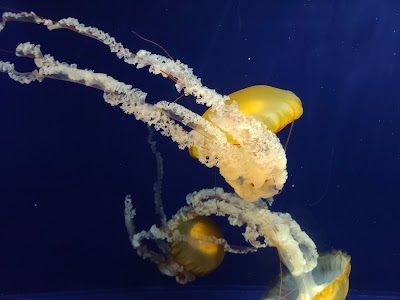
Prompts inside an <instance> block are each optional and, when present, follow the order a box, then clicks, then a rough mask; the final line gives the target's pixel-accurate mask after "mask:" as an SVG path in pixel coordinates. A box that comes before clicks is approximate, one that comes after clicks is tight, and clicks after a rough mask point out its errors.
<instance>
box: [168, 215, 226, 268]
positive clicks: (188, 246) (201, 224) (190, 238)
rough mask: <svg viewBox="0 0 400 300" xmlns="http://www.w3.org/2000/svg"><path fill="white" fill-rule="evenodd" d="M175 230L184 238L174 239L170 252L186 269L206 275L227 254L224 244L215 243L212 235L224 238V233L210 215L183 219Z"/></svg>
mask: <svg viewBox="0 0 400 300" xmlns="http://www.w3.org/2000/svg"><path fill="white" fill-rule="evenodd" d="M175 230H177V231H178V232H179V234H180V236H183V237H184V239H177V240H173V241H172V242H171V246H170V250H171V252H170V253H171V256H172V258H173V259H174V260H175V261H176V262H177V263H178V264H179V265H181V266H183V268H184V269H185V271H187V272H190V273H192V274H194V275H196V276H204V275H207V274H209V273H210V272H212V271H214V270H215V269H216V268H217V267H218V266H219V265H220V264H221V262H222V261H223V259H224V256H225V250H224V245H222V244H217V243H215V242H214V241H212V240H210V237H211V238H212V237H214V238H217V239H223V235H222V232H221V230H220V229H219V228H218V226H217V225H216V224H215V223H214V222H213V221H212V220H211V219H210V218H209V217H204V216H199V217H196V218H194V219H191V220H186V221H181V222H180V223H179V224H178V226H177V227H176V228H175Z"/></svg>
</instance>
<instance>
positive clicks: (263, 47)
mask: <svg viewBox="0 0 400 300" xmlns="http://www.w3.org/2000/svg"><path fill="white" fill-rule="evenodd" d="M0 4H1V5H2V6H5V7H10V8H13V9H18V10H22V11H31V10H32V11H35V12H36V13H37V14H39V15H42V16H45V17H47V18H51V19H54V20H57V19H60V18H63V17H68V16H72V17H76V18H78V19H79V20H80V21H81V22H82V23H85V24H87V25H91V26H96V27H98V28H100V29H102V30H104V31H106V32H108V33H109V34H111V35H112V36H114V37H115V38H116V39H117V40H118V41H120V42H122V43H123V44H124V45H125V46H126V47H128V48H130V49H131V50H132V51H133V52H135V51H137V50H139V49H147V50H150V51H152V52H156V53H160V54H163V53H162V52H161V50H160V49H158V48H157V47H155V46H154V45H151V44H149V43H146V42H144V41H142V40H141V39H139V38H137V37H136V36H135V35H133V34H132V33H131V32H130V31H131V30H135V31H137V32H138V33H140V34H141V35H143V36H145V37H147V38H149V39H151V40H154V41H156V42H158V43H159V44H161V45H163V46H164V47H165V48H167V49H168V51H169V53H170V54H171V55H172V56H173V57H174V58H175V59H179V60H181V61H183V62H185V63H187V64H188V65H189V66H190V67H192V68H194V72H195V74H196V75H198V76H199V77H201V78H202V82H203V83H204V84H205V85H206V86H208V87H211V88H215V89H216V90H217V91H218V92H219V93H221V94H229V93H231V92H233V91H236V90H239V89H241V88H244V87H247V86H250V85H255V84H268V85H272V86H276V87H280V88H284V89H289V90H291V91H293V92H295V93H296V94H297V95H298V96H299V97H300V98H301V99H302V101H303V106H304V115H303V116H302V118H301V119H300V120H299V121H298V122H296V123H295V127H294V132H293V135H292V137H291V141H290V144H289V148H288V151H287V157H288V171H289V179H288V181H287V183H286V185H285V188H284V190H283V192H282V193H281V194H280V195H279V196H277V197H276V199H275V204H274V205H273V207H272V209H273V210H274V211H283V212H289V213H290V214H291V215H292V216H293V218H294V219H295V220H296V221H297V222H298V223H299V224H300V225H301V226H302V228H303V229H304V230H305V231H306V232H307V233H308V234H309V235H310V237H311V238H312V239H313V240H314V241H315V243H316V244H317V246H318V249H319V250H320V251H321V252H323V251H329V250H331V249H342V250H344V251H346V252H348V253H349V254H350V255H351V257H352V273H351V276H350V288H351V289H354V290H370V291H372V290H375V291H388V292H389V291H397V292H400V285H399V277H400V272H399V266H400V242H399V229H400V226H399V223H398V222H399V220H400V213H399V210H400V205H399V204H398V199H399V192H398V186H399V185H398V181H399V175H398V168H399V166H400V142H399V136H400V118H399V114H400V103H399V98H398V97H399V93H400V88H399V85H398V81H399V78H400V74H399V72H400V71H399V70H400V69H399V67H400V64H399V58H400V37H399V34H400V16H399V13H400V2H399V1H395V0H393V1H385V0H380V1H372V0H371V1H365V0H352V1H345V0H337V1H334V0H331V1H325V0H321V1H312V0H310V1H289V0H287V1H270V0H268V1H240V0H238V1H222V0H221V1H211V0H205V1H163V0H158V1H157V0H151V1H126V0H125V1H122V0H114V1H96V2H91V1H61V0H59V1H18V0H13V1H7V0H3V1H1V3H0ZM6 10H7V9H3V11H6ZM25 41H30V42H32V43H38V44H41V45H42V51H43V52H44V53H49V54H52V55H54V56H55V57H56V58H57V59H58V60H60V61H66V62H69V63H77V64H78V66H79V67H80V68H89V69H94V70H95V71H97V72H104V73H107V74H109V75H111V76H114V77H115V78H117V79H119V80H122V81H124V82H126V83H129V84H132V85H133V86H136V87H138V88H140V89H142V90H144V91H146V92H148V93H149V96H148V99H149V102H154V101H158V100H162V99H165V100H169V101H173V100H174V99H175V98H176V97H178V96H179V94H178V93H177V92H176V91H175V89H174V87H173V82H172V81H169V80H166V79H163V78H162V77H161V76H157V77H156V76H154V75H151V74H149V73H148V72H147V70H143V69H142V70H135V69H134V68H133V67H132V66H130V65H126V64H124V63H123V62H122V61H120V60H119V59H117V58H116V57H115V56H114V55H113V54H111V53H110V52H109V49H108V48H107V47H105V46H103V45H102V44H100V43H98V42H97V41H95V40H92V39H89V38H86V37H84V36H81V35H79V34H76V33H74V32H71V31H67V30H55V31H52V32H49V31H48V30H47V29H46V28H44V27H42V26H37V25H33V24H22V23H8V24H7V25H6V27H5V29H4V30H3V31H2V32H1V33H0V48H1V49H2V50H6V51H14V49H15V47H16V46H17V45H18V44H19V43H20V42H25ZM0 60H3V61H5V60H8V61H12V62H15V63H16V66H17V67H18V68H19V70H31V69H32V68H33V63H32V62H31V61H30V60H29V59H26V58H16V57H14V56H13V55H12V54H10V53H7V52H4V51H2V52H1V53H0ZM0 89H1V98H0V99H1V100H0V104H1V108H0V238H1V247H0V292H1V293H6V294H7V293H24V292H39V291H40V292H43V291H60V290H77V289H98V288H123V287H141V286H153V285H154V286H155V285H170V286H172V287H176V285H177V284H176V283H175V280H174V279H173V278H168V277H165V276H164V275H162V274H160V273H159V271H158V269H157V267H156V266H155V265H153V264H151V263H150V262H147V261H142V260H141V259H140V258H138V257H137V255H136V253H135V252H134V251H133V249H132V247H131V245H130V243H129V240H128V236H127V233H126V230H125V226H124V220H123V199H124V196H125V195H126V194H128V193H129V194H132V197H133V199H134V203H135V205H136V206H137V208H138V209H137V212H138V214H139V219H138V221H139V226H140V227H141V229H148V228H149V226H150V225H151V224H153V223H155V222H157V219H156V216H155V215H154V207H153V200H152V199H153V195H152V185H153V181H154V178H155V174H156V171H155V161H154V158H153V157H152V155H151V153H150V150H149V146H148V144H147V142H146V137H147V129H146V126H145V125H144V124H142V123H140V122H138V121H136V120H135V119H134V118H133V117H132V116H128V115H125V114H123V113H122V112H121V111H120V110H119V109H118V108H115V107H114V108H113V107H110V106H109V105H108V104H106V103H105V102H104V101H103V99H102V94H101V92H99V91H97V90H94V89H89V88H85V87H83V86H79V85H75V84H70V83H66V82H61V81H54V80H45V81H44V82H43V83H40V84H39V83H34V84H31V85H21V84H19V83H16V82H14V81H12V80H10V79H9V78H8V77H7V76H6V75H4V74H3V75H1V74H0ZM180 101H181V103H182V104H185V105H186V104H187V105H188V107H189V108H191V109H193V110H195V111H197V112H199V113H201V112H203V111H204V108H201V107H199V106H197V105H195V104H194V100H193V99H192V98H184V99H181V100H180ZM280 137H281V139H282V141H285V140H286V137H287V130H286V131H283V132H282V133H281V134H280ZM157 141H158V147H159V150H160V151H161V152H162V154H163V156H164V162H165V179H164V186H163V199H164V205H165V209H166V211H167V213H168V215H171V214H173V213H174V212H175V211H176V210H177V209H178V208H179V207H180V206H182V205H184V203H185V195H186V194H188V193H190V192H192V191H195V190H199V189H201V188H207V187H208V188H209V187H213V186H215V185H217V186H224V187H226V188H227V189H229V187H227V186H226V184H224V180H223V178H222V177H220V176H219V175H218V174H217V176H216V172H215V170H214V169H208V168H207V167H205V166H203V165H201V164H199V163H198V162H197V161H196V160H194V159H192V158H190V156H189V155H188V153H187V152H186V151H180V150H179V149H177V147H176V144H174V143H173V142H171V141H170V140H169V139H168V138H165V137H162V136H160V135H159V134H157ZM217 221H218V222H219V223H220V225H221V228H222V230H223V231H224V234H225V236H226V238H227V239H228V240H230V241H231V242H232V243H233V244H237V245H244V244H243V241H242V240H241V236H240V234H241V231H240V230H238V229H235V228H231V227H229V226H228V224H227V223H226V221H225V220H217ZM278 272H279V260H278V255H277V254H276V251H275V250H274V249H267V250H262V251H259V252H258V253H257V254H249V255H246V256H236V255H232V254H227V255H226V258H225V261H224V263H223V264H222V265H221V266H220V267H219V268H218V269H217V270H216V271H215V272H214V273H212V274H211V275H209V276H208V277H205V278H200V279H198V280H197V281H196V282H195V283H194V285H198V286H200V287H201V286H206V285H208V286H209V285H215V286H219V285H248V286H252V285H254V286H260V285H263V286H267V284H268V283H269V282H270V280H273V279H274V278H275V277H276V276H277V274H278Z"/></svg>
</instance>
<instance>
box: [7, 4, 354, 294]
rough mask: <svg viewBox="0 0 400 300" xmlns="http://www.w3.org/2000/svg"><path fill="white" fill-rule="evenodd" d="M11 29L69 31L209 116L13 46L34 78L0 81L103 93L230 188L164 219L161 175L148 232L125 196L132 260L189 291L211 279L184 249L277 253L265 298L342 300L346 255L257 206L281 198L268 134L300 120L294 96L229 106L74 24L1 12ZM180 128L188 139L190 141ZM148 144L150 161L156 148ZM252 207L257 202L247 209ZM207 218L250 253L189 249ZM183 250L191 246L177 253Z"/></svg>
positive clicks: (181, 71) (27, 46)
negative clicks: (278, 263)
mask: <svg viewBox="0 0 400 300" xmlns="http://www.w3.org/2000/svg"><path fill="white" fill-rule="evenodd" d="M8 21H16V22H31V23H36V24H40V25H43V26H46V27H47V28H48V29H49V30H54V29H62V28H63V29H68V30H72V31H75V32H78V33H80V34H82V35H84V36H86V37H90V38H93V39H96V40H97V41H99V42H101V43H103V44H104V45H106V46H107V47H109V48H110V50H111V52H113V53H115V54H116V56H117V57H118V58H120V59H123V60H124V61H125V62H126V63H128V64H131V65H134V66H136V68H138V69H139V68H144V67H146V66H148V67H149V71H150V72H151V73H153V74H155V75H162V76H163V77H165V78H169V79H172V80H173V81H174V82H175V87H176V89H177V91H178V92H179V93H183V94H184V95H192V96H194V97H195V98H196V102H197V103H198V104H201V105H205V106H207V107H209V110H208V112H207V113H206V115H205V117H204V118H203V117H202V116H200V115H199V114H197V113H195V112H193V111H191V110H189V109H187V108H186V107H184V106H182V105H180V104H178V103H174V102H168V101H159V102H157V103H155V104H150V103H147V102H146V95H147V94H146V93H145V92H143V91H141V90H140V89H138V88H134V87H132V86H131V85H128V84H125V83H123V82H120V81H118V80H116V79H114V78H113V77H111V76H108V75H106V74H103V73H96V72H94V71H91V70H83V69H80V68H78V67H77V65H75V64H68V63H63V62H59V61H57V60H56V59H55V58H54V57H53V56H51V55H49V54H46V55H43V54H42V52H41V50H40V45H34V44H31V43H29V42H26V43H21V44H19V45H18V46H17V48H16V55H17V56H20V57H28V58H31V59H34V63H35V65H36V69H34V70H33V71H31V72H24V73H21V72H18V71H17V70H16V69H15V67H14V65H13V64H12V63H10V62H7V61H6V62H3V61H0V72H3V73H6V74H8V75H9V77H10V78H11V79H13V80H15V81H17V82H20V83H23V84H30V83H32V82H35V81H39V82H41V81H43V80H44V79H46V78H50V79H57V80H63V81H69V82H74V83H79V84H82V85H85V86H88V87H92V88H96V89H99V90H101V91H103V98H104V100H105V101H106V102H107V103H109V104H110V105H112V106H118V107H120V108H121V109H122V110H123V112H124V113H126V114H132V115H134V116H135V118H136V119H137V120H140V121H142V122H145V123H146V124H148V125H149V126H151V127H153V128H155V129H156V130H158V131H160V132H161V133H162V134H163V135H165V136H168V137H170V138H171V140H172V141H174V142H176V143H177V144H178V147H179V148H180V149H182V150H183V149H185V148H190V147H193V148H196V157H197V159H198V161H199V162H201V163H203V164H204V165H206V166H208V167H214V166H216V167H218V168H219V170H220V173H221V175H222V176H223V177H224V178H225V180H226V181H227V182H228V183H229V184H230V185H231V186H232V187H233V189H234V190H235V192H236V194H234V193H227V192H225V191H224V190H223V189H221V188H217V187H215V188H213V189H204V190H201V191H198V192H193V193H191V194H188V196H187V198H186V200H187V205H186V206H183V207H181V208H180V209H179V210H178V211H177V213H176V214H175V215H173V216H171V217H170V218H169V219H167V217H166V216H165V214H164V212H163V209H162V204H161V183H160V181H161V179H160V178H161V177H162V176H159V178H158V179H157V180H156V184H155V188H154V191H155V204H156V212H157V214H158V216H159V217H160V223H161V226H160V227H157V226H156V225H153V226H152V227H151V228H150V230H148V231H145V230H143V231H140V232H137V231H136V225H135V224H134V222H133V221H134V217H135V215H136V210H135V209H134V208H133V205H132V201H131V198H130V196H127V197H126V199H125V224H126V227H127V230H128V233H129V238H130V241H131V243H132V246H133V247H134V249H135V250H136V251H137V253H138V255H140V256H141V257H143V258H145V259H149V260H150V261H152V262H154V263H156V264H157V265H158V267H159V270H160V271H161V272H162V273H164V274H166V275H169V276H175V278H176V280H177V281H178V282H180V283H187V282H189V281H191V280H194V279H195V276H196V274H195V273H194V272H198V273H199V274H206V273H207V272H210V271H211V269H207V268H206V266H204V264H207V263H208V262H203V263H200V264H198V265H197V266H196V267H194V268H193V269H190V268H191V265H192V264H193V263H194V264H195V263H196V262H193V261H192V260H197V258H196V256H194V257H195V258H192V257H193V256H184V258H185V259H182V260H181V258H180V254H179V255H178V253H184V252H186V250H187V249H189V248H190V247H192V248H193V249H197V250H196V251H198V253H202V254H205V253H207V251H209V252H213V251H216V252H215V253H219V251H220V247H222V246H223V249H224V250H225V251H228V252H232V253H246V252H248V251H253V250H257V249H262V248H265V247H267V246H271V247H276V248H277V250H278V252H279V257H280V259H281V260H282V262H283V264H284V265H285V266H286V268H287V269H288V272H289V273H288V275H286V276H284V277H281V280H280V283H279V285H278V287H277V288H273V289H272V290H271V292H270V293H268V294H267V296H266V297H267V298H266V299H271V298H273V299H281V298H283V297H284V298H287V297H293V299H322V298H324V299H335V300H340V299H344V298H345V297H346V295H347V292H348V287H349V282H348V278H349V274H350V258H349V256H347V255H346V254H344V253H342V252H334V253H331V254H328V255H326V256H325V255H321V256H320V257H319V255H318V252H317V249H316V246H315V244H314V242H313V241H312V240H311V239H310V237H309V236H308V235H307V234H306V233H305V232H304V231H302V229H301V228H300V225H299V224H298V223H297V222H296V221H295V220H293V219H292V217H291V216H290V214H288V213H279V212H273V211H270V210H269V208H268V206H267V204H265V203H263V202H262V198H269V197H272V196H274V195H276V194H277V193H279V191H280V190H281V189H282V188H283V186H284V184H285V182H286V179H287V171H286V164H287V159H286V154H285V151H284V148H283V147H282V144H281V143H280V141H279V139H278V137H277V136H276V134H275V133H276V132H277V131H279V130H280V129H282V128H283V127H284V126H285V125H287V124H289V123H291V122H293V121H294V120H295V119H296V118H298V117H300V115H301V113H302V108H301V102H300V100H299V99H298V98H297V97H296V96H295V95H294V94H292V93H290V92H287V91H282V90H279V89H275V88H271V87H265V86H264V87H261V86H256V87H251V88H248V89H244V90H241V91H238V92H236V93H233V94H231V98H232V99H231V100H232V101H231V102H230V101H227V100H229V97H228V96H223V95H220V94H218V93H217V92H216V91H215V90H212V89H210V88H208V87H206V86H203V85H202V83H201V80H200V78H198V77H196V76H195V75H194V74H193V70H192V69H191V68H189V67H188V66H187V65H185V64H184V63H182V62H180V61H175V60H173V59H172V58H166V57H164V56H162V55H157V54H152V53H150V52H148V51H146V50H140V51H138V52H136V53H132V52H131V51H130V50H129V49H127V48H125V47H124V46H123V45H122V44H121V43H119V42H117V41H116V40H115V38H113V37H112V36H110V35H109V34H107V33H105V32H103V31H101V30H99V29H97V28H95V27H87V26H86V25H84V24H82V23H79V21H78V20H76V19H74V18H65V19H61V20H59V21H53V20H50V19H46V18H43V17H40V16H38V15H36V14H35V13H33V12H30V13H28V12H20V13H12V12H6V13H3V15H2V18H1V20H0V31H1V30H3V29H4V27H5V25H6V23H7V22H8ZM266 95H268V97H267V96H266ZM233 100H234V101H233ZM176 121H178V123H177V122H176ZM180 123H182V124H184V125H186V126H188V127H190V128H192V129H194V130H192V131H190V132H189V131H187V130H186V129H185V128H184V127H182V126H181V124H180ZM150 144H151V148H152V151H153V153H155V154H156V153H157V152H156V150H155V144H154V143H150ZM156 156H157V159H156V160H157V165H158V166H159V174H162V168H161V167H160V156H159V155H156ZM243 200H245V201H243ZM257 200H259V201H258V202H256V203H254V202H255V201H257ZM260 204H261V205H260ZM210 215H216V216H218V217H226V218H227V219H228V222H229V224H230V225H231V226H237V227H244V228H245V230H244V233H243V236H244V238H245V240H246V241H247V242H248V243H249V244H250V246H251V248H249V249H246V250H237V249H233V248H232V247H230V246H229V244H228V243H227V241H225V240H224V239H223V238H222V236H221V237H220V238H219V237H218V236H220V235H219V233H218V234H216V233H215V231H214V230H212V232H213V234H210V235H209V236H208V238H207V242H208V239H209V240H210V241H211V244H212V243H214V244H215V245H214V246H213V245H210V244H207V246H206V247H202V246H204V245H201V244H199V243H197V246H196V247H193V245H196V242H194V241H193V240H195V239H196V237H197V236H198V232H199V230H198V229H195V230H194V231H193V232H192V231H191V229H187V228H186V227H187V226H186V225H187V224H189V223H190V222H196V219H197V218H199V217H203V216H204V217H208V216H210ZM191 220H194V221H191ZM197 220H198V219H197ZM186 222H188V223H186ZM181 227H182V228H184V229H185V230H183V229H182V230H183V231H184V233H183V234H181V233H180V228H181ZM200 227H201V226H200ZM204 227H205V228H207V229H204V228H203V227H201V230H200V232H203V231H205V232H208V230H210V228H209V224H208V223H207V224H206V225H205V226H204ZM177 228H179V230H177ZM188 228H189V227H188ZM191 228H193V227H191ZM194 228H196V227H194ZM191 235H192V237H191ZM149 239H152V240H156V245H157V248H158V249H155V250H152V249H150V248H149V247H148V246H147V245H146V243H145V241H146V240H149ZM182 241H191V242H189V243H188V244H183V243H181V242H182ZM183 245H185V246H183ZM182 249H183V250H182ZM188 257H189V258H188ZM215 257H217V258H218V260H216V261H217V263H215V264H214V265H218V264H219V263H220V261H219V260H221V261H222V258H223V256H222V258H221V256H220V255H216V256H215ZM218 261H219V263H218ZM192 272H193V273H192Z"/></svg>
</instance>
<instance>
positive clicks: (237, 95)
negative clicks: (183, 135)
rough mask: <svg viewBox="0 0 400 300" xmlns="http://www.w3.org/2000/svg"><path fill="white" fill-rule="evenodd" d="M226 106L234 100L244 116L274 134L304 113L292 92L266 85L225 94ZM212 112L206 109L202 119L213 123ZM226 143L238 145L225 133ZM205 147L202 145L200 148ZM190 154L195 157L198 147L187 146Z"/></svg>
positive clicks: (213, 113) (205, 146) (298, 100)
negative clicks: (248, 116)
mask: <svg viewBox="0 0 400 300" xmlns="http://www.w3.org/2000/svg"><path fill="white" fill-rule="evenodd" d="M228 97H229V100H226V102H225V103H226V104H227V105H231V104H232V102H233V101H235V102H236V103H237V106H238V109H239V111H240V112H241V113H243V114H245V115H250V116H253V117H254V118H256V119H257V120H258V121H260V122H262V123H263V124H265V125H266V126H267V128H268V129H269V130H271V131H272V132H273V133H278V132H279V131H281V130H282V129H283V128H284V127H286V125H288V124H290V123H293V122H294V121H295V120H297V119H298V118H300V117H301V115H302V114H303V107H302V103H301V100H300V99H299V98H298V97H297V96H296V95H295V94H294V93H293V92H291V91H287V90H281V89H278V88H275V87H272V86H268V85H255V86H251V87H248V88H245V89H242V90H239V91H237V92H234V93H232V94H230V95H228ZM214 115H215V112H213V111H212V109H211V108H209V109H208V110H207V111H206V112H205V113H204V114H203V118H205V119H206V120H209V121H211V122H212V123H213V124H214V125H216V126H218V123H216V124H215V123H214V122H213V116H214ZM225 134H226V136H227V139H228V141H229V142H230V143H231V144H233V145H236V146H240V145H239V143H238V142H237V141H235V140H234V139H233V138H232V137H231V136H230V135H229V133H225ZM203 147H204V148H207V145H206V144H205V145H204V146H203ZM189 152H190V155H191V156H192V157H194V158H197V157H198V155H197V147H190V150H189Z"/></svg>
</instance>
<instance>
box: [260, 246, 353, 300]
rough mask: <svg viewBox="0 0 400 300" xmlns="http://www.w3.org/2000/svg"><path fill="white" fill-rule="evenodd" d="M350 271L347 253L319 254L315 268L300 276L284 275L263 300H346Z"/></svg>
mask: <svg viewBox="0 0 400 300" xmlns="http://www.w3.org/2000/svg"><path fill="white" fill-rule="evenodd" d="M350 271H351V265H350V256H349V255H347V254H346V253H343V252H342V251H333V252H331V253H326V254H322V255H320V256H319V258H318V264H317V266H316V267H315V269H313V270H312V271H310V272H308V273H304V274H301V275H300V276H293V275H292V274H290V273H288V274H286V275H285V276H284V277H283V278H282V281H281V280H280V279H278V282H277V284H276V285H275V286H274V287H273V288H272V289H271V290H270V291H269V292H268V293H267V294H266V295H265V296H264V297H263V298H262V300H272V299H286V300H298V299H311V300H345V299H346V296H347V293H348V291H349V275H350Z"/></svg>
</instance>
